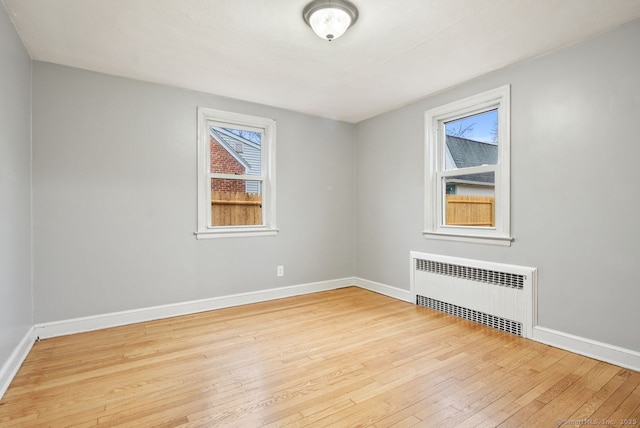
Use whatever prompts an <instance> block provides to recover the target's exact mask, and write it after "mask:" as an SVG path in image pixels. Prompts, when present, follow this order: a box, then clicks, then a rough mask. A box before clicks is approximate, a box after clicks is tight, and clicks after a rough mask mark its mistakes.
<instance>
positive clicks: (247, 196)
mask: <svg viewBox="0 0 640 428" xmlns="http://www.w3.org/2000/svg"><path fill="white" fill-rule="evenodd" d="M261 224H262V182H261V181H255V180H229V179H222V178H212V179H211V226H255V225H261Z"/></svg>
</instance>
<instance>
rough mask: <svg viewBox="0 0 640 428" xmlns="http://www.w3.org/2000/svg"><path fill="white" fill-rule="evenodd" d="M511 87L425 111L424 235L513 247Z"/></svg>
mask: <svg viewBox="0 0 640 428" xmlns="http://www.w3.org/2000/svg"><path fill="white" fill-rule="evenodd" d="M509 91H510V88H509V86H508V85H507V86H503V87H500V88H497V89H494V90H492V91H487V92H484V93H481V94H478V95H475V96H472V97H469V98H465V99H463V100H459V101H456V102H453V103H450V104H447V105H444V106H441V107H438V108H435V109H431V110H428V111H427V112H426V113H425V128H426V135H425V154H426V162H425V166H426V171H425V231H424V235H425V237H427V238H436V239H447V240H461V241H473V242H484V243H493V244H502V245H510V243H511V241H512V238H511V236H510V199H509V197H510V186H509V184H510V177H509V164H510V156H509V148H510V138H509V109H510V108H509V105H510V99H509V98H510V97H509Z"/></svg>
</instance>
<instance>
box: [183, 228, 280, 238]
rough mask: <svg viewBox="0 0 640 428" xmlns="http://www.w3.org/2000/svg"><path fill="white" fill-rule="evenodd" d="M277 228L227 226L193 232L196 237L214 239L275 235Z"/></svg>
mask: <svg viewBox="0 0 640 428" xmlns="http://www.w3.org/2000/svg"><path fill="white" fill-rule="evenodd" d="M278 232H279V229H266V228H254V227H252V228H242V229H241V228H227V229H222V228H221V229H211V230H206V231H199V232H194V235H196V239H216V238H240V237H252V236H273V235H277V234H278Z"/></svg>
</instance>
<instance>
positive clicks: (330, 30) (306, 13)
mask: <svg viewBox="0 0 640 428" xmlns="http://www.w3.org/2000/svg"><path fill="white" fill-rule="evenodd" d="M302 17H303V18H304V20H305V22H306V23H307V24H309V26H310V27H311V28H312V29H313V31H314V33H316V34H317V35H318V36H319V37H322V38H323V39H325V40H328V41H332V40H334V39H337V38H338V37H340V36H342V35H343V34H344V33H345V31H347V29H348V28H349V27H350V26H351V25H353V23H354V22H356V19H358V9H357V8H356V7H355V5H354V4H353V3H351V2H349V1H347V0H315V1H312V2H311V3H309V4H308V5H307V6H306V7H305V8H304V10H303V11H302Z"/></svg>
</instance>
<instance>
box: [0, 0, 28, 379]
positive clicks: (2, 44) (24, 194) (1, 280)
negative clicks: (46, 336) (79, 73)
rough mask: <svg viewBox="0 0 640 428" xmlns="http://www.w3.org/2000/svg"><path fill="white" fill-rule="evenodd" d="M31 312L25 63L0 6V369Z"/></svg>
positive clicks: (22, 330)
mask: <svg viewBox="0 0 640 428" xmlns="http://www.w3.org/2000/svg"><path fill="white" fill-rule="evenodd" d="M32 312H33V304H32V298H31V59H30V58H29V56H28V55H27V52H26V50H25V49H24V47H23V46H22V42H21V41H20V39H19V38H18V35H17V34H16V32H15V30H14V28H13V25H12V24H11V22H10V21H9V18H8V16H7V13H6V12H5V10H4V8H3V7H1V6H0V369H1V368H2V366H3V365H4V364H5V363H6V361H7V360H8V358H9V356H10V355H11V353H12V352H13V350H14V349H15V348H16V346H17V345H18V343H19V342H20V340H21V339H22V338H23V337H24V336H25V334H26V333H27V331H28V330H29V328H30V327H31V325H33V314H32Z"/></svg>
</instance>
